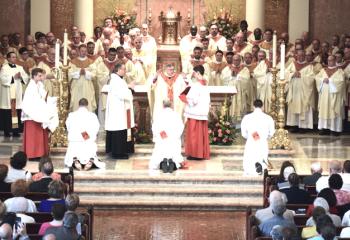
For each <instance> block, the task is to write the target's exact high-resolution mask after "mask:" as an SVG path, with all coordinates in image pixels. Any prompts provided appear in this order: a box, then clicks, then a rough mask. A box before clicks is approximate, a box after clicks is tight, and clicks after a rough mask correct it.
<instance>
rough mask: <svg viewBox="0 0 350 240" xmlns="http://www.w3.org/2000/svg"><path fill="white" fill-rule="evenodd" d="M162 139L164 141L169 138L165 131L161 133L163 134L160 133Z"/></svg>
mask: <svg viewBox="0 0 350 240" xmlns="http://www.w3.org/2000/svg"><path fill="white" fill-rule="evenodd" d="M160 137H161V138H162V139H164V138H167V137H168V135H167V134H166V132H165V131H161V132H160Z"/></svg>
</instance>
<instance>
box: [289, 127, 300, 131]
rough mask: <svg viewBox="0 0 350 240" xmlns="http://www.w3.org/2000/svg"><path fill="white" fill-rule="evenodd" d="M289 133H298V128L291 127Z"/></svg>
mask: <svg viewBox="0 0 350 240" xmlns="http://www.w3.org/2000/svg"><path fill="white" fill-rule="evenodd" d="M289 132H291V133H297V132H299V128H298V127H297V126H293V127H291V129H290V130H289Z"/></svg>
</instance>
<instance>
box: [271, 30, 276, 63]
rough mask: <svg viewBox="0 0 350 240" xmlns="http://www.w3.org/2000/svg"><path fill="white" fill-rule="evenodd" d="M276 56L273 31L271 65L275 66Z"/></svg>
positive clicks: (274, 33)
mask: <svg viewBox="0 0 350 240" xmlns="http://www.w3.org/2000/svg"><path fill="white" fill-rule="evenodd" d="M276 57H277V32H276V31H274V32H273V37H272V67H273V68H275V67H276Z"/></svg>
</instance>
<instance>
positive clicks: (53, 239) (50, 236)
mask: <svg viewBox="0 0 350 240" xmlns="http://www.w3.org/2000/svg"><path fill="white" fill-rule="evenodd" d="M43 240H56V237H55V235H53V234H47V235H45V236H44V237H43Z"/></svg>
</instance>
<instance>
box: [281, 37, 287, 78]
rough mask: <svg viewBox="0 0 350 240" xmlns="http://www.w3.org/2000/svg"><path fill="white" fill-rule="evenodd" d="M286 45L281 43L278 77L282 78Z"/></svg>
mask: <svg viewBox="0 0 350 240" xmlns="http://www.w3.org/2000/svg"><path fill="white" fill-rule="evenodd" d="M285 56H286V45H284V43H282V44H281V69H280V79H281V80H284V73H285V61H286V58H285Z"/></svg>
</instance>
